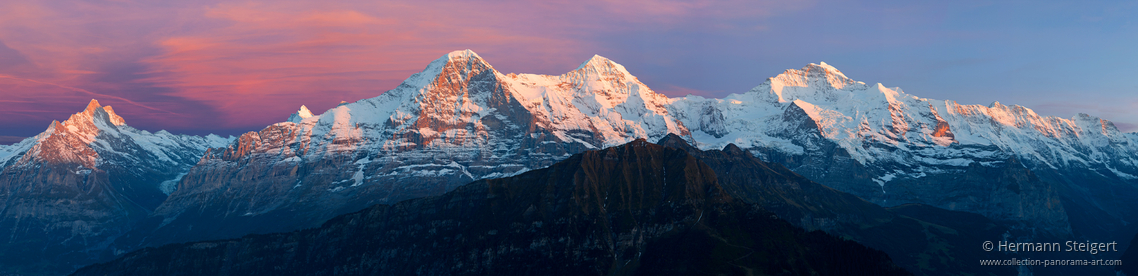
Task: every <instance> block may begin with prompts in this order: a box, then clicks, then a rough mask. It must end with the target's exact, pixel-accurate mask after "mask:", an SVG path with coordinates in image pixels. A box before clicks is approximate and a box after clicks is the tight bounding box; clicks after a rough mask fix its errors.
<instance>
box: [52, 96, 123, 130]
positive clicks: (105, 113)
mask: <svg viewBox="0 0 1138 276" xmlns="http://www.w3.org/2000/svg"><path fill="white" fill-rule="evenodd" d="M95 119H102V120H106V122H108V123H110V124H111V125H114V126H121V125H124V124H126V121H124V120H123V119H122V117H119V115H118V114H115V110H114V109H113V108H111V106H109V105H108V106H102V105H100V104H99V101H97V100H94V99H92V100H91V102H89V103H87V108H86V109H83V111H82V112H79V113H75V114H72V115H71V117H70V118H68V119H67V121H64V122H63V124H64V125H76V124H88V123H93V121H92V120H95Z"/></svg>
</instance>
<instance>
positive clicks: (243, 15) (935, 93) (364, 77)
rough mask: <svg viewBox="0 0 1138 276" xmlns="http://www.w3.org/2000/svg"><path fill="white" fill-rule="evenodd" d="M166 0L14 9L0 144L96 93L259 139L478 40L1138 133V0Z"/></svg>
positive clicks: (537, 67) (734, 87)
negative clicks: (898, 91) (894, 90)
mask: <svg viewBox="0 0 1138 276" xmlns="http://www.w3.org/2000/svg"><path fill="white" fill-rule="evenodd" d="M152 2H156V1H129V0H124V1H85V2H74V1H4V2H3V3H0V96H2V97H0V125H2V126H3V127H2V128H0V143H10V142H11V141H12V140H13V139H16V138H18V137H27V136H31V135H35V134H36V133H39V132H40V131H42V130H44V129H46V128H47V126H48V124H50V122H51V121H52V120H64V119H66V118H67V117H68V115H69V114H71V113H75V112H78V111H80V110H82V109H83V108H84V107H85V106H86V104H87V102H88V101H89V100H90V99H92V98H95V99H98V100H99V101H100V102H101V103H103V104H104V105H112V106H114V108H115V111H116V112H117V113H119V114H120V115H121V116H122V117H124V119H125V120H126V122H127V124H129V125H131V126H134V127H137V128H141V129H147V130H152V131H156V130H159V129H167V130H169V131H171V132H174V133H187V134H206V133H217V134H223V135H230V134H239V133H241V132H245V131H251V130H259V129H261V128H262V127H264V126H266V125H268V124H271V123H275V122H279V121H283V120H284V119H286V118H287V117H288V115H289V114H290V113H292V112H293V111H295V110H296V108H297V107H299V106H300V105H302V104H304V105H307V106H308V107H309V108H311V109H312V110H313V111H315V112H317V113H319V112H322V111H323V110H325V109H327V108H331V107H333V106H335V105H336V104H337V103H339V102H340V101H355V100H359V99H363V98H369V97H374V96H375V95H378V94H380V93H382V92H383V91H386V90H388V89H391V88H394V87H395V85H397V84H398V83H399V82H401V81H402V80H403V79H404V78H406V77H408V76H410V75H411V74H413V73H415V72H418V71H420V70H422V69H423V67H425V66H426V65H427V63H428V62H430V61H431V60H434V59H435V58H438V57H439V56H442V55H443V54H445V53H447V52H449V51H452V50H461V49H472V50H474V51H476V52H478V53H479V55H481V56H482V57H483V58H485V59H486V60H487V61H488V62H490V63H491V64H492V65H494V67H495V68H496V69H498V70H499V71H502V72H505V73H510V72H516V73H540V74H561V73H564V72H567V71H569V70H572V69H574V68H576V67H577V65H579V64H580V63H581V62H583V61H585V60H586V59H588V58H589V57H591V56H592V55H593V54H600V55H602V56H605V57H608V58H610V59H612V60H614V61H616V62H618V63H621V64H623V65H624V66H625V67H626V68H628V70H629V71H630V72H632V74H634V75H636V76H638V77H639V78H640V79H641V80H642V81H643V82H644V83H646V84H648V85H649V86H650V87H652V88H653V89H655V90H656V91H659V92H662V93H665V94H668V95H671V96H682V95H685V94H688V93H692V94H699V95H704V96H711V97H722V96H724V95H726V94H729V93H741V92H745V91H747V90H749V89H750V88H751V87H754V86H755V85H758V84H760V83H762V82H763V81H764V80H765V79H766V78H768V77H772V76H774V75H776V74H778V73H781V72H782V71H783V70H785V69H790V68H801V67H802V66H804V65H806V64H807V63H811V62H815V63H816V62H819V61H825V62H826V63H829V64H831V65H833V66H835V67H837V68H838V69H840V70H842V71H843V72H844V73H845V74H846V75H847V76H849V77H851V78H853V79H856V80H860V81H864V82H866V83H871V84H872V83H878V82H880V83H883V84H885V85H886V86H890V87H894V86H897V87H901V88H902V89H904V90H905V92H907V93H910V94H913V95H916V96H920V97H926V98H933V99H951V100H956V101H958V102H960V103H964V104H985V105H986V104H989V103H991V102H993V101H1000V102H1001V103H1004V104H1018V105H1023V106H1027V107H1029V108H1032V109H1034V110H1035V111H1036V112H1037V113H1040V114H1042V115H1054V116H1060V117H1064V118H1070V117H1072V116H1074V115H1075V114H1076V113H1080V112H1081V113H1088V114H1092V115H1096V116H1100V117H1102V118H1105V119H1108V120H1111V121H1114V122H1115V124H1116V125H1117V126H1119V127H1120V128H1122V129H1123V130H1124V131H1136V130H1138V111H1135V110H1138V78H1136V77H1134V75H1135V74H1136V73H1138V69H1136V68H1135V66H1133V64H1138V51H1135V50H1134V49H1135V47H1134V46H1135V45H1138V25H1136V23H1135V20H1134V19H1132V18H1133V16H1132V15H1134V14H1138V4H1136V3H1135V2H1121V1H1119V2H1086V3H1073V2H1054V3H1051V2H1041V1H1022V2H1009V1H998V2H997V1H992V2H987V1H955V2H951V3H935V2H928V1H892V2H887V1H873V2H871V3H869V4H867V3H863V2H855V1H849V2H845V1H833V2H819V1H800V2H787V1H694V2H693V1H664V2H657V1H597V2H580V1H560V2H557V1H554V2H542V3H531V2H528V1H516V2H515V1H431V2H430V3H431V4H421V3H418V2H422V1H406V2H382V3H380V1H339V2H333V3H334V4H328V3H327V1H319V2H318V1H305V2H301V1H265V2H249V1H226V2H220V1H217V2H210V1H163V2H164V3H152ZM189 2H192V3H189ZM14 137H15V138H14Z"/></svg>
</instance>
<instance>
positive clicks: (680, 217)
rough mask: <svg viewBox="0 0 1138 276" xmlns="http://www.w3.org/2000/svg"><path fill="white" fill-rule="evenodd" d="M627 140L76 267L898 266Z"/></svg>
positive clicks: (588, 269)
mask: <svg viewBox="0 0 1138 276" xmlns="http://www.w3.org/2000/svg"><path fill="white" fill-rule="evenodd" d="M719 183H720V181H719V179H718V178H717V175H716V173H715V171H713V170H712V169H711V168H710V167H708V165H707V164H705V163H704V162H701V161H700V160H699V159H697V158H696V157H694V156H692V155H691V154H689V153H688V152H687V151H685V150H682V149H677V148H669V147H663V146H659V145H655V144H651V143H648V142H646V141H644V140H637V141H634V142H631V143H629V144H625V145H622V146H618V147H613V148H609V149H605V150H599V151H589V152H585V153H581V154H577V155H574V156H572V157H570V158H569V159H567V160H565V161H562V162H559V163H557V164H554V165H553V166H551V167H549V168H545V169H539V170H534V171H530V172H527V173H524V174H521V175H518V176H515V177H510V178H503V179H492V180H481V181H476V182H474V183H471V184H468V185H465V186H463V187H460V188H458V189H456V190H455V191H452V192H449V193H447V194H444V195H442V196H437V197H428V198H421V199H412V200H407V201H403V202H400V203H397V204H394V205H376V206H372V207H369V208H367V209H365V210H363V211H360V212H355V213H350V214H347V215H343V216H339V217H336V218H334V219H332V220H329V221H328V222H326V223H324V224H323V225H322V226H321V227H319V228H314V229H307V230H300V231H294V232H288V233H279V234H267V235H249V236H246V237H244V238H241V239H231V240H219V241H208V242H195V243H186V244H176V245H168V246H163V247H159V248H148V249H143V250H140V251H137V252H133V253H129V254H126V255H124V256H123V257H121V258H119V259H116V260H114V261H112V262H109V263H104V264H97V265H93V266H89V267H86V268H83V269H80V270H79V271H77V272H76V273H75V275H283V274H291V275H333V274H335V275H412V274H416V275H418V274H428V275H453V274H523V275H598V274H604V275H611V274H616V275H631V274H640V275H660V274H676V273H679V274H685V275H717V274H733V275H740V274H760V275H761V274H770V275H906V274H908V272H906V271H904V270H902V269H901V268H899V267H898V266H896V265H894V264H893V263H892V261H890V258H889V257H888V256H887V255H885V254H884V253H882V252H880V251H877V250H873V249H869V248H866V247H864V246H862V245H860V244H857V243H855V242H852V241H846V240H842V239H839V238H835V237H833V236H830V235H829V234H826V233H823V232H820V231H814V232H807V231H805V230H802V229H801V228H797V227H794V226H792V225H791V224H789V223H787V222H785V221H783V220H781V219H778V218H777V216H775V215H774V214H772V213H770V212H768V211H766V210H765V209H763V208H762V207H761V206H760V205H758V204H755V203H751V202H748V201H747V200H738V199H736V198H734V197H733V196H732V194H733V193H732V192H729V191H726V190H725V188H724V187H722V186H721V185H720V184H719Z"/></svg>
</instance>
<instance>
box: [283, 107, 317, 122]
mask: <svg viewBox="0 0 1138 276" xmlns="http://www.w3.org/2000/svg"><path fill="white" fill-rule="evenodd" d="M308 118H312V111H309V110H308V107H307V106H304V105H301V106H300V110H297V111H296V112H294V113H292V115H290V116H288V121H289V122H293V123H300V121H303V120H304V119H308Z"/></svg>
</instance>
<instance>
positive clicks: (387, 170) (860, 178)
mask: <svg viewBox="0 0 1138 276" xmlns="http://www.w3.org/2000/svg"><path fill="white" fill-rule="evenodd" d="M282 117H284V116H282ZM664 138H669V139H679V140H682V141H683V142H684V143H685V144H690V145H691V146H690V147H692V148H693V149H696V150H719V149H724V150H723V151H722V152H738V153H747V154H749V155H748V156H752V157H751V158H756V160H761V161H765V162H769V163H770V164H778V165H779V166H780V167H782V166H785V168H784V169H783V170H786V171H784V172H780V173H779V174H790V173H793V174H794V175H801V176H800V177H803V178H802V179H803V180H812V181H814V182H817V183H819V184H821V185H819V186H820V187H823V188H825V189H831V188H832V190H834V191H835V192H840V193H841V194H846V196H849V195H852V196H850V197H848V200H849V201H848V202H855V201H853V200H854V199H857V200H862V199H864V200H865V201H867V202H868V203H872V204H869V205H858V206H872V207H874V208H880V207H889V208H891V209H890V210H892V211H896V212H900V211H899V210H909V211H913V210H928V209H927V208H925V207H913V206H926V205H927V206H931V207H929V208H938V209H947V210H952V211H960V212H966V213H973V214H978V215H981V216H982V217H983V218H986V219H990V220H991V221H990V222H989V223H992V224H993V225H1001V227H1006V228H1007V230H1008V231H1011V232H1014V233H1017V234H1016V235H1020V236H1018V237H1017V238H1020V239H1027V240H1032V239H1044V238H1051V237H1062V238H1079V239H1096V240H1110V239H1117V240H1118V241H1119V242H1120V243H1121V244H1127V243H1128V241H1129V239H1130V237H1132V236H1133V235H1134V234H1135V233H1136V232H1138V228H1135V227H1134V226H1133V225H1132V224H1131V223H1130V222H1129V221H1128V220H1129V218H1132V217H1134V216H1135V215H1138V206H1135V205H1134V204H1132V203H1131V202H1133V201H1134V200H1136V199H1138V161H1136V155H1138V145H1136V144H1135V143H1134V142H1136V141H1138V134H1135V133H1122V132H1120V131H1118V130H1117V128H1115V127H1114V125H1113V124H1111V123H1110V122H1109V121H1106V120H1102V119H1099V118H1095V117H1092V116H1089V115H1085V114H1080V115H1078V116H1076V117H1074V118H1071V119H1063V118H1057V117H1044V116H1039V115H1037V114H1035V113H1034V112H1033V111H1032V110H1030V109H1028V108H1025V107H1021V106H1007V105H1003V104H1000V103H993V104H991V105H989V106H981V105H961V104H958V103H956V102H953V101H944V100H931V99H924V98H919V97H916V96H912V95H909V94H906V93H905V92H903V91H901V89H899V88H888V87H885V86H883V85H881V84H876V85H868V84H865V83H863V82H859V81H854V80H852V79H850V78H847V77H846V76H845V75H844V74H843V73H841V72H840V71H838V70H837V69H835V68H834V67H832V66H830V65H828V64H825V63H820V64H810V65H807V66H806V67H804V68H802V69H800V70H793V69H792V70H787V71H786V72H784V73H782V74H779V75H777V76H775V77H772V78H769V79H767V80H766V81H765V82H762V83H761V84H760V85H758V86H757V87H755V88H754V89H751V90H750V91H747V92H745V93H741V94H731V95H729V96H727V97H724V98H722V99H709V98H704V97H699V96H687V97H679V98H669V97H667V96H664V95H662V94H659V93H656V92H654V91H653V90H651V89H650V88H649V87H648V86H647V85H645V84H644V83H642V82H640V81H639V80H638V79H637V78H636V77H634V76H632V75H631V74H630V73H629V72H628V71H627V70H626V69H625V68H624V67H623V66H621V65H620V64H617V63H615V62H613V61H611V60H608V59H606V58H603V57H600V56H594V57H592V58H590V59H589V60H588V61H586V62H584V63H583V64H582V65H581V66H580V67H579V68H578V69H576V70H573V71H571V72H568V73H566V74H562V75H558V76H549V75H534V74H504V73H501V72H498V71H496V70H494V68H493V67H492V66H490V64H489V63H487V62H486V61H485V60H483V59H482V58H481V57H479V56H478V55H477V54H475V53H474V52H472V51H470V50H465V51H455V52H451V53H449V54H447V55H444V56H443V57H441V58H439V59H437V60H435V61H433V62H431V63H430V64H429V65H428V66H427V67H426V69H424V70H423V71H422V72H420V73H417V74H415V75H412V76H411V77H410V78H408V79H407V80H406V81H404V82H403V83H402V84H400V85H399V86H398V87H396V88H395V89H392V90H389V91H386V92H384V93H382V94H380V95H379V96H376V97H374V98H368V99H363V100H360V101H356V102H352V103H343V104H341V105H339V106H337V107H335V108H332V109H330V110H328V111H325V112H323V113H320V114H314V113H313V112H311V111H310V110H308V109H307V108H306V107H304V106H301V107H300V109H299V110H298V111H297V112H296V113H294V114H292V115H291V116H289V117H288V119H287V120H286V121H284V122H281V123H276V124H273V125H270V126H268V127H266V128H264V129H262V130H260V131H256V132H249V133H245V134H242V135H240V136H239V137H231V138H228V139H227V138H221V137H217V136H207V137H196V136H182V135H172V134H169V133H167V132H164V131H159V132H157V133H149V132H146V131H140V130H135V129H133V128H130V127H129V126H126V125H125V123H124V121H123V119H122V118H119V117H118V116H117V115H114V112H113V110H112V109H110V107H102V106H100V105H98V103H97V102H94V101H93V102H92V103H91V105H89V106H88V108H87V109H86V110H85V111H83V112H81V113H78V114H76V115H74V116H72V118H71V119H69V120H68V121H65V122H64V123H58V122H53V123H52V125H51V127H49V128H48V130H46V131H45V132H44V133H42V134H40V135H37V136H36V137H32V138H29V139H26V140H24V141H23V142H20V143H17V144H15V145H11V146H0V164H2V166H3V167H2V169H3V171H0V188H2V189H3V190H2V191H3V192H4V193H5V195H4V196H5V198H6V200H7V201H6V202H5V207H4V210H3V213H0V226H3V227H0V229H3V230H0V231H9V229H11V231H10V233H5V232H0V234H9V237H11V238H10V241H17V240H19V241H21V242H26V244H18V243H14V242H10V243H9V244H8V245H6V246H5V247H4V248H0V254H3V255H0V256H3V258H0V259H2V260H3V261H4V262H8V261H10V262H9V263H8V264H10V265H11V266H8V265H5V267H10V268H11V267H18V268H17V269H15V270H11V269H10V270H9V271H4V272H12V273H28V272H29V271H31V272H34V271H55V272H54V273H60V272H61V271H62V272H66V271H70V270H71V269H74V268H75V267H76V266H80V265H84V264H87V263H90V262H93V261H96V260H106V259H109V258H112V257H114V256H117V255H120V254H123V253H125V252H128V251H132V250H135V249H139V248H143V247H148V246H161V245H164V244H169V243H180V242H193V241H201V240H209V239H229V238H237V237H241V236H244V235H246V234H251V233H259V234H265V233H273V232H284V231H293V230H299V229H305V228H312V227H317V226H320V225H321V223H324V221H326V220H328V219H330V218H333V217H335V216H338V215H342V214H347V213H351V212H355V211H358V210H361V209H364V208H367V207H368V206H373V205H375V204H394V203H396V202H400V201H403V200H407V199H414V198H422V197H427V196H438V195H442V194H444V193H446V192H448V191H451V190H454V189H456V188H458V187H460V186H462V185H464V184H466V183H469V182H472V181H477V180H484V179H495V178H503V177H512V176H519V175H520V174H523V173H525V172H528V171H532V170H536V169H540V168H545V167H548V166H550V165H553V164H554V163H556V162H559V161H562V160H565V159H567V158H570V156H572V155H573V154H577V153H581V152H585V151H587V150H600V149H604V148H608V147H612V146H617V145H622V144H626V143H629V142H632V141H634V140H635V139H648V140H653V141H655V140H660V139H664ZM736 156H743V155H736ZM739 158H742V157H739ZM709 163H710V162H709ZM740 171H747V170H740ZM726 178H727V177H724V178H721V180H720V181H724V180H722V179H726ZM736 183H741V182H736ZM720 184H721V185H733V184H730V183H725V182H721V183H720ZM57 185H58V186H62V187H67V188H66V189H56V188H54V187H55V186H57ZM734 185H736V186H738V187H737V188H732V189H729V190H731V191H740V192H739V193H748V192H747V191H750V193H758V192H761V190H762V189H758V190H756V188H755V187H751V186H747V185H745V184H734ZM49 188H50V189H49ZM812 189H814V191H820V190H818V189H821V188H812ZM62 191H68V192H62ZM810 194H811V193H807V195H810ZM735 196H736V197H738V196H739V195H735ZM764 198H767V199H769V198H770V197H764ZM841 198H846V197H845V196H841ZM752 199H754V198H752ZM843 200H845V199H843ZM753 202H762V200H759V199H754V201H753ZM787 202H793V201H788V200H768V201H767V204H760V205H762V206H763V207H764V208H766V209H769V210H771V211H773V212H775V213H781V214H782V216H784V218H786V219H788V220H789V221H790V222H791V223H792V224H794V225H796V226H799V227H804V228H806V229H809V230H825V231H828V232H830V233H834V234H838V235H845V236H847V237H854V236H856V235H857V234H856V233H853V232H848V231H847V232H842V228H841V227H839V225H840V224H843V223H852V224H854V225H858V224H862V223H868V224H873V223H870V222H872V221H874V220H878V219H882V221H890V220H889V219H888V218H890V217H893V216H896V212H894V213H889V212H885V211H881V212H879V211H873V212H870V213H877V214H878V215H879V216H880V217H872V216H871V217H856V218H851V217H850V216H848V215H846V216H843V215H842V214H841V211H840V210H838V209H835V208H836V207H834V206H830V207H827V206H825V205H824V204H823V205H821V206H820V207H817V208H805V209H803V208H797V207H795V208H790V207H785V206H784V207H785V208H783V209H779V208H781V207H779V205H778V204H787ZM843 202H846V201H843ZM823 203H824V202H823ZM851 204H852V203H851ZM912 204H917V205H912ZM835 206H849V205H835ZM866 208H869V207H866ZM892 208H900V209H896V210H894V209H892ZM863 209H864V208H863ZM779 210H782V211H779ZM883 210H884V209H883ZM930 212H931V211H930ZM870 213H864V212H863V213H859V214H870ZM21 227H22V228H21ZM37 227H38V228H37ZM41 228H42V229H55V230H50V231H57V232H49V233H40V231H31V230H30V229H41ZM77 233H78V234H77ZM21 235H23V236H21ZM37 235H38V236H37ZM992 238H993V239H994V238H995V237H992ZM855 240H858V239H857V238H855ZM863 240H866V239H863ZM80 241H81V242H80ZM859 241H861V240H859ZM28 248H35V249H43V250H40V252H47V251H44V250H49V249H50V250H53V251H51V252H59V253H58V254H57V253H52V254H49V255H51V256H53V257H57V258H59V259H56V260H55V261H47V262H42V261H41V262H35V261H31V260H38V259H36V258H34V256H38V255H32V254H29V253H28V252H25V251H27V250H26V249H28ZM878 249H881V248H878ZM886 251H887V252H888V250H886ZM40 254H42V253H40ZM45 256H46V255H45ZM25 257H26V259H24V258H25ZM47 259H50V258H46V259H44V260H47ZM894 259H898V258H896V257H895V258H894ZM902 266H906V265H905V264H902ZM910 270H912V269H910Z"/></svg>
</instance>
